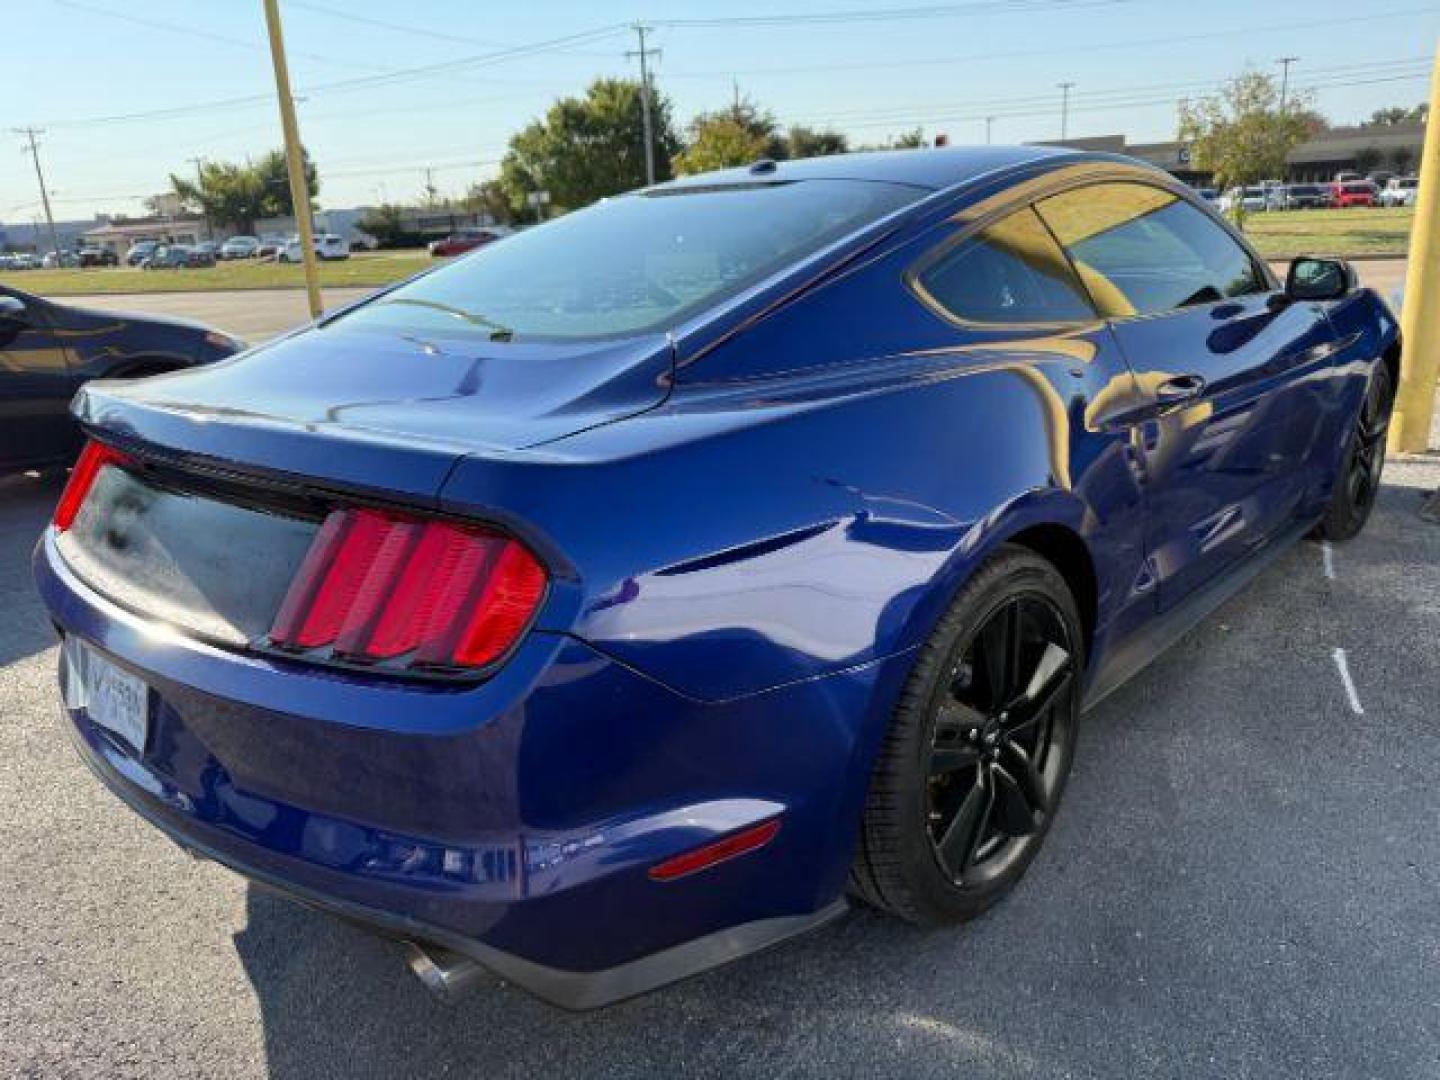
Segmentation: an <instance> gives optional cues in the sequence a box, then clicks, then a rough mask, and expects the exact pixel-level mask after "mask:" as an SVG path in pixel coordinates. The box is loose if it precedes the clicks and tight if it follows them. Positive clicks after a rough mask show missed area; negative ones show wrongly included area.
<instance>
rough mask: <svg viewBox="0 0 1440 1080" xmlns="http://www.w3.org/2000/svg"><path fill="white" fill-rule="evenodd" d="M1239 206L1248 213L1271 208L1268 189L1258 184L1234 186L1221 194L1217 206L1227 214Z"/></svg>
mask: <svg viewBox="0 0 1440 1080" xmlns="http://www.w3.org/2000/svg"><path fill="white" fill-rule="evenodd" d="M1237 206H1238V207H1240V208H1241V209H1243V210H1244V211H1245V212H1246V213H1247V214H1253V213H1258V212H1260V211H1263V210H1267V209H1269V206H1270V203H1269V199H1268V196H1267V193H1266V189H1265V188H1263V187H1261V186H1259V185H1258V184H1256V185H1253V186H1251V187H1243V188H1241V187H1234V188H1231V189H1230V190H1229V191H1227V192H1225V194H1224V195H1221V196H1220V201H1219V202H1218V203H1217V204H1216V208H1217V209H1218V210H1219V211H1220V212H1221V213H1225V214H1230V213H1234V211H1235V209H1236V207H1237Z"/></svg>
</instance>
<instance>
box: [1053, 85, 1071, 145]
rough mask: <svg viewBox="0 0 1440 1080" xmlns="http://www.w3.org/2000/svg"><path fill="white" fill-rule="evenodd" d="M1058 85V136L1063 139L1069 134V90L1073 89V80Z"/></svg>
mask: <svg viewBox="0 0 1440 1080" xmlns="http://www.w3.org/2000/svg"><path fill="white" fill-rule="evenodd" d="M1056 85H1057V86H1059V87H1060V138H1061V139H1062V140H1063V139H1065V138H1066V137H1067V136H1068V135H1069V134H1070V91H1071V90H1073V89H1075V84H1074V83H1073V82H1062V83H1057V84H1056Z"/></svg>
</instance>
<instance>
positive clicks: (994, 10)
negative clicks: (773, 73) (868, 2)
mask: <svg viewBox="0 0 1440 1080" xmlns="http://www.w3.org/2000/svg"><path fill="white" fill-rule="evenodd" d="M1136 2H1137V0H974V2H971V3H966V4H934V5H929V6H925V7H904V8H871V9H869V10H864V11H857V10H853V9H852V10H849V11H813V12H792V13H787V14H776V15H724V16H714V17H710V18H696V19H657V20H655V25H657V26H665V27H674V28H687V27H706V28H710V27H722V26H759V27H777V26H814V25H817V24H838V23H857V22H903V21H909V20H912V19H938V18H950V17H953V16H957V15H991V14H1010V13H1012V12H1019V13H1022V14H1023V13H1027V12H1035V11H1044V10H1055V9H1057V8H1070V9H1072V10H1084V9H1087V8H1095V7H1111V6H1114V5H1117V4H1132V3H1136Z"/></svg>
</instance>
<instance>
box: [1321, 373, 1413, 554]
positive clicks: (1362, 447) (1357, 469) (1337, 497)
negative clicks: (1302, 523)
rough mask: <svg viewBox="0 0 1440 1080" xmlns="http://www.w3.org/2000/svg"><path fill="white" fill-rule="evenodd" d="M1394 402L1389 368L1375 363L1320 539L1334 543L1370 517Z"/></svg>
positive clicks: (1393, 390) (1380, 475)
mask: <svg viewBox="0 0 1440 1080" xmlns="http://www.w3.org/2000/svg"><path fill="white" fill-rule="evenodd" d="M1394 406H1395V386H1394V380H1393V379H1392V378H1391V376H1390V368H1389V366H1388V365H1386V364H1384V363H1378V364H1376V367H1375V372H1374V374H1373V375H1372V376H1371V378H1370V385H1369V387H1368V388H1367V389H1366V391H1365V400H1364V401H1363V402H1362V403H1361V405H1360V413H1359V415H1358V416H1357V417H1356V418H1355V426H1354V429H1353V430H1352V432H1351V434H1350V443H1349V446H1348V448H1347V449H1346V452H1345V460H1344V463H1343V464H1342V465H1341V469H1340V475H1339V476H1338V477H1337V478H1336V481H1335V491H1334V494H1333V495H1332V496H1331V499H1330V505H1329V507H1328V508H1327V509H1326V512H1325V517H1324V519H1323V520H1322V521H1321V523H1320V526H1319V528H1318V530H1317V532H1318V533H1319V535H1320V537H1321V538H1322V539H1325V540H1332V541H1335V542H1336V543H1340V542H1343V541H1345V540H1349V539H1351V538H1353V537H1354V536H1356V535H1357V534H1358V533H1359V532H1360V530H1361V529H1363V528H1364V527H1365V522H1366V521H1368V520H1369V519H1370V512H1371V511H1372V510H1373V509H1374V508H1375V497H1376V496H1377V495H1378V494H1379V493H1380V479H1381V477H1382V476H1383V475H1384V472H1385V439H1386V436H1387V435H1388V434H1389V431H1390V413H1391V410H1392V409H1393V408H1394Z"/></svg>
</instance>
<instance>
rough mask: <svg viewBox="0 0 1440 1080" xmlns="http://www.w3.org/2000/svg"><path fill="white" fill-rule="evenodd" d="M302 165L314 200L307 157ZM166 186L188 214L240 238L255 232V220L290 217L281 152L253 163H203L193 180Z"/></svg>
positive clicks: (316, 185) (174, 179) (315, 182)
mask: <svg viewBox="0 0 1440 1080" xmlns="http://www.w3.org/2000/svg"><path fill="white" fill-rule="evenodd" d="M304 160H305V179H306V182H307V183H308V184H309V186H310V196H311V199H312V200H313V199H314V197H315V195H316V193H318V192H319V190H320V180H319V177H318V176H317V174H316V172H315V164H314V162H312V161H311V160H310V155H309V154H308V153H307V154H305V155H304ZM170 186H171V187H172V188H174V190H175V195H176V196H177V197H178V198H179V200H180V203H181V205H182V206H184V207H185V208H186V209H188V210H192V211H199V212H200V213H202V214H204V215H205V218H206V220H207V221H210V222H213V223H215V224H217V225H230V226H233V227H234V228H235V229H237V230H238V231H240V232H243V233H248V232H251V231H253V229H254V226H255V222H256V220H257V219H259V218H266V217H289V216H291V215H293V214H294V202H293V200H292V199H291V197H290V173H289V170H288V169H287V167H286V163H285V152H284V151H283V150H271V151H270V152H269V153H266V154H264V155H262V156H261V158H260V160H259V161H257V162H254V163H250V162H246V163H244V164H236V163H234V162H227V161H206V162H202V163H201V165H200V169H199V173H198V175H197V176H196V177H195V178H194V179H190V178H188V177H182V176H176V175H174V174H173V173H172V174H171V176H170ZM311 209H312V210H313V209H314V206H313V203H312V206H311Z"/></svg>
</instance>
